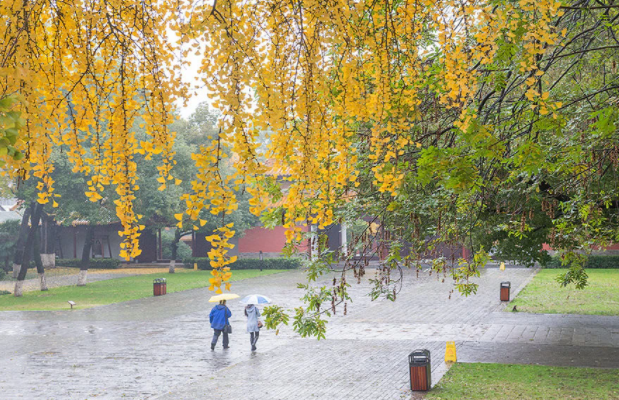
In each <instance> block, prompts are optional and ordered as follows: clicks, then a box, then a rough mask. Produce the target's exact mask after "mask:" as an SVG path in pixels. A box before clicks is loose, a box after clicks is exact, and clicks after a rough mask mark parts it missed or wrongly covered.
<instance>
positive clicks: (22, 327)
mask: <svg viewBox="0 0 619 400" xmlns="http://www.w3.org/2000/svg"><path fill="white" fill-rule="evenodd" d="M535 272H536V271H535V270H532V269H525V268H508V269H507V270H505V271H501V270H499V269H488V270H485V271H484V272H483V273H482V277H481V278H480V279H478V283H479V284H480V288H479V291H478V294H477V295H475V296H471V297H468V298H464V297H461V296H459V295H457V294H455V293H454V294H452V295H451V299H450V298H449V292H450V290H451V284H450V283H449V280H445V282H444V283H442V282H441V281H442V277H440V278H439V279H438V280H437V277H436V276H428V275H427V274H425V273H422V274H420V276H419V277H416V274H414V273H408V274H406V275H405V282H404V287H403V289H402V292H401V293H400V294H399V296H398V300H397V301H396V302H395V303H393V302H390V301H387V300H379V301H376V302H371V301H370V300H369V298H368V297H367V296H365V294H366V293H367V292H368V288H369V284H368V282H367V280H364V281H363V282H362V283H361V284H359V285H357V284H353V286H352V288H351V292H352V294H353V303H350V304H349V305H348V315H346V316H343V315H341V313H338V315H336V316H335V317H333V318H332V319H331V321H330V322H329V324H328V332H327V339H326V340H320V341H317V340H316V339H302V338H300V337H299V336H298V335H296V334H294V332H293V331H292V329H291V328H290V327H287V328H284V329H282V330H281V332H280V334H279V335H278V336H276V335H275V334H274V332H272V331H266V330H264V329H263V331H262V332H261V337H260V340H259V342H258V351H257V352H255V353H251V352H250V345H249V335H248V334H247V333H245V317H244V316H243V312H242V309H243V306H242V305H241V304H239V303H238V302H236V301H232V302H230V308H231V310H232V313H233V316H232V319H231V323H232V325H233V331H234V332H233V334H232V335H231V344H230V346H231V347H230V349H228V350H223V349H222V347H221V343H219V344H218V346H217V348H216V350H215V351H213V352H211V350H210V348H209V343H210V339H211V335H212V330H211V329H210V328H209V325H208V313H209V311H210V308H211V306H212V304H209V303H208V302H207V301H208V298H209V297H210V296H211V292H209V291H208V290H206V289H194V290H190V291H186V292H180V293H174V294H170V295H167V296H162V297H156V298H147V299H141V300H136V301H131V302H126V303H119V304H114V305H109V306H104V307H97V308H93V309H87V310H79V311H73V312H71V311H63V312H53V311H51V312H0V360H1V362H0V393H1V394H2V395H0V397H1V398H3V399H19V398H23V399H93V398H97V399H100V398H105V399H119V398H129V399H166V400H172V399H174V400H177V399H213V400H214V399H227V400H230V399H297V400H302V399H330V400H334V399H336V400H337V399H411V398H417V397H420V395H418V394H415V395H413V394H412V392H411V391H410V388H409V377H408V364H407V363H408V361H407V356H408V354H409V353H410V352H411V351H413V350H415V349H417V348H425V349H429V350H430V351H431V354H432V380H433V383H436V382H438V380H439V379H440V377H442V376H443V374H444V373H445V372H446V371H447V369H448V367H447V365H446V364H445V363H444V361H443V359H444V354H445V341H447V340H454V341H455V342H456V346H457V354H458V361H463V362H500V363H526V364H543V365H569V366H591V367H606V368H619V317H601V316H578V315H533V314H523V313H506V312H502V311H501V310H502V308H503V305H501V303H500V302H499V299H498V297H499V283H500V282H501V281H511V283H512V297H513V295H515V292H517V291H518V290H520V289H521V288H522V287H524V285H525V284H526V282H528V281H529V280H530V279H531V278H532V277H533V275H534V274H535ZM368 275H372V273H368ZM302 281H303V275H302V273H301V272H300V271H292V272H286V273H282V274H277V275H271V276H266V277H260V278H255V279H249V280H245V281H239V282H234V283H233V285H232V288H233V292H235V293H237V294H239V295H241V296H244V295H247V294H251V293H260V294H264V295H267V296H270V297H271V298H272V299H273V300H274V302H275V303H276V304H278V305H281V306H284V307H285V308H293V307H296V306H299V305H300V301H299V300H298V298H299V297H300V295H301V293H302V292H301V290H300V289H297V288H296V283H297V282H302ZM328 281H329V278H326V279H325V280H324V282H325V283H327V282H328Z"/></svg>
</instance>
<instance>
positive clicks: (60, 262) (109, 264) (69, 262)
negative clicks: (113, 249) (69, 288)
mask: <svg viewBox="0 0 619 400" xmlns="http://www.w3.org/2000/svg"><path fill="white" fill-rule="evenodd" d="M80 263H81V260H79V259H77V258H57V259H56V266H57V267H68V268H79V267H80ZM121 264H122V263H121V261H120V260H117V259H115V258H91V259H90V264H89V265H88V268H92V269H118V268H120V265H121Z"/></svg>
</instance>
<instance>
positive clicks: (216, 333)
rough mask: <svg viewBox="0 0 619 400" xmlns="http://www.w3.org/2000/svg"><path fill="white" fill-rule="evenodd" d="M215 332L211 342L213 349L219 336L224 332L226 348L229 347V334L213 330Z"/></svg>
mask: <svg viewBox="0 0 619 400" xmlns="http://www.w3.org/2000/svg"><path fill="white" fill-rule="evenodd" d="M213 330H214V331H215V332H214V333H213V340H212V341H211V347H215V345H216V344H217V340H218V339H219V335H221V333H222V332H223V334H224V348H225V347H228V343H229V342H228V333H227V332H224V331H222V330H221V329H213Z"/></svg>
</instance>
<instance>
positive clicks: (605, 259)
mask: <svg viewBox="0 0 619 400" xmlns="http://www.w3.org/2000/svg"><path fill="white" fill-rule="evenodd" d="M544 268H549V269H554V268H569V265H562V264H561V259H560V258H559V257H552V260H550V261H549V262H547V263H546V265H544ZM585 268H591V269H602V268H619V256H614V255H613V256H611V255H608V256H589V257H588V258H587V261H586V263H585Z"/></svg>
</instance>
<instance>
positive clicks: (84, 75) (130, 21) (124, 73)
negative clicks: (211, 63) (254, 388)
mask: <svg viewBox="0 0 619 400" xmlns="http://www.w3.org/2000/svg"><path fill="white" fill-rule="evenodd" d="M176 6H177V2H174V1H167V0H164V1H157V2H154V1H141V0H140V1H137V0H135V1H131V0H128V1H126V0H123V1H118V0H72V1H64V2H51V1H21V0H20V1H3V2H2V4H0V15H2V16H3V17H2V18H3V23H2V24H0V37H2V38H3V41H2V44H0V54H2V56H0V78H1V79H0V99H4V98H6V97H8V96H14V98H16V99H18V101H17V102H15V103H14V104H12V107H11V112H16V113H19V114H20V116H21V119H22V120H23V121H24V124H23V127H20V140H19V141H17V142H16V143H15V144H14V146H15V148H16V150H17V151H20V152H22V153H23V154H24V155H25V157H24V158H23V160H20V159H19V157H13V158H10V159H6V157H5V159H6V162H7V165H6V166H5V168H4V169H3V171H4V172H6V173H9V174H11V175H12V176H20V177H22V178H25V179H27V178H29V177H30V176H34V177H36V178H39V179H40V185H39V188H38V189H39V193H38V196H39V199H38V200H39V203H41V204H46V203H48V202H50V200H52V199H53V198H54V197H56V195H55V194H54V187H53V184H54V182H53V180H52V179H51V177H50V174H51V172H52V171H53V170H54V166H53V163H52V161H51V159H50V157H51V154H52V150H53V149H54V148H61V149H63V150H64V151H67V154H68V158H69V160H70V162H72V163H73V165H74V168H73V171H74V172H79V173H83V174H85V175H87V176H88V177H89V178H90V180H89V182H88V184H89V190H88V191H87V192H86V194H87V196H88V197H89V199H90V200H91V201H98V200H100V199H101V198H102V195H101V194H102V192H103V188H104V187H105V186H108V185H113V186H114V187H115V188H116V192H117V194H118V196H119V199H118V200H117V201H116V202H115V203H116V212H117V216H118V218H119V220H120V221H121V223H122V226H123V230H122V231H121V232H120V234H121V236H124V237H125V241H124V243H123V244H122V247H123V248H122V251H121V256H122V257H125V258H127V259H129V258H130V257H136V256H137V255H139V254H140V250H139V248H138V245H137V244H138V236H139V231H140V229H142V227H141V226H140V225H139V222H138V221H139V216H138V215H136V214H135V213H134V211H133V200H134V199H135V195H134V193H135V191H136V190H138V189H139V187H138V185H137V178H136V174H135V173H136V164H135V161H134V155H135V154H137V153H142V154H144V153H145V152H146V153H147V154H148V155H149V156H150V155H153V154H160V155H161V158H162V165H161V166H160V167H159V172H160V176H161V179H163V180H171V179H173V177H172V175H171V168H172V165H173V156H174V154H173V152H172V151H171V149H172V145H173V143H174V133H173V132H170V131H169V128H168V126H169V124H170V123H171V122H172V120H173V116H172V114H171V107H172V104H173V101H174V100H175V98H176V97H178V96H180V95H182V94H183V90H184V89H183V85H182V84H181V82H180V81H179V76H178V74H177V72H176V70H177V69H179V68H180V66H181V64H182V61H181V60H175V59H174V52H175V50H176V47H177V44H176V43H174V42H173V41H171V40H168V39H167V38H166V36H167V35H164V34H162V33H163V32H166V31H167V30H168V28H169V29H173V28H174V19H175V16H176V15H177V11H178V10H177V7H176ZM138 117H140V118H141V119H142V120H144V121H145V125H146V126H145V130H146V133H147V135H148V136H149V140H146V141H142V142H141V143H138V141H137V140H136V137H135V132H134V123H135V121H136V119H137V118H138ZM0 156H1V154H0ZM53 205H54V206H56V201H55V200H53Z"/></svg>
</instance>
